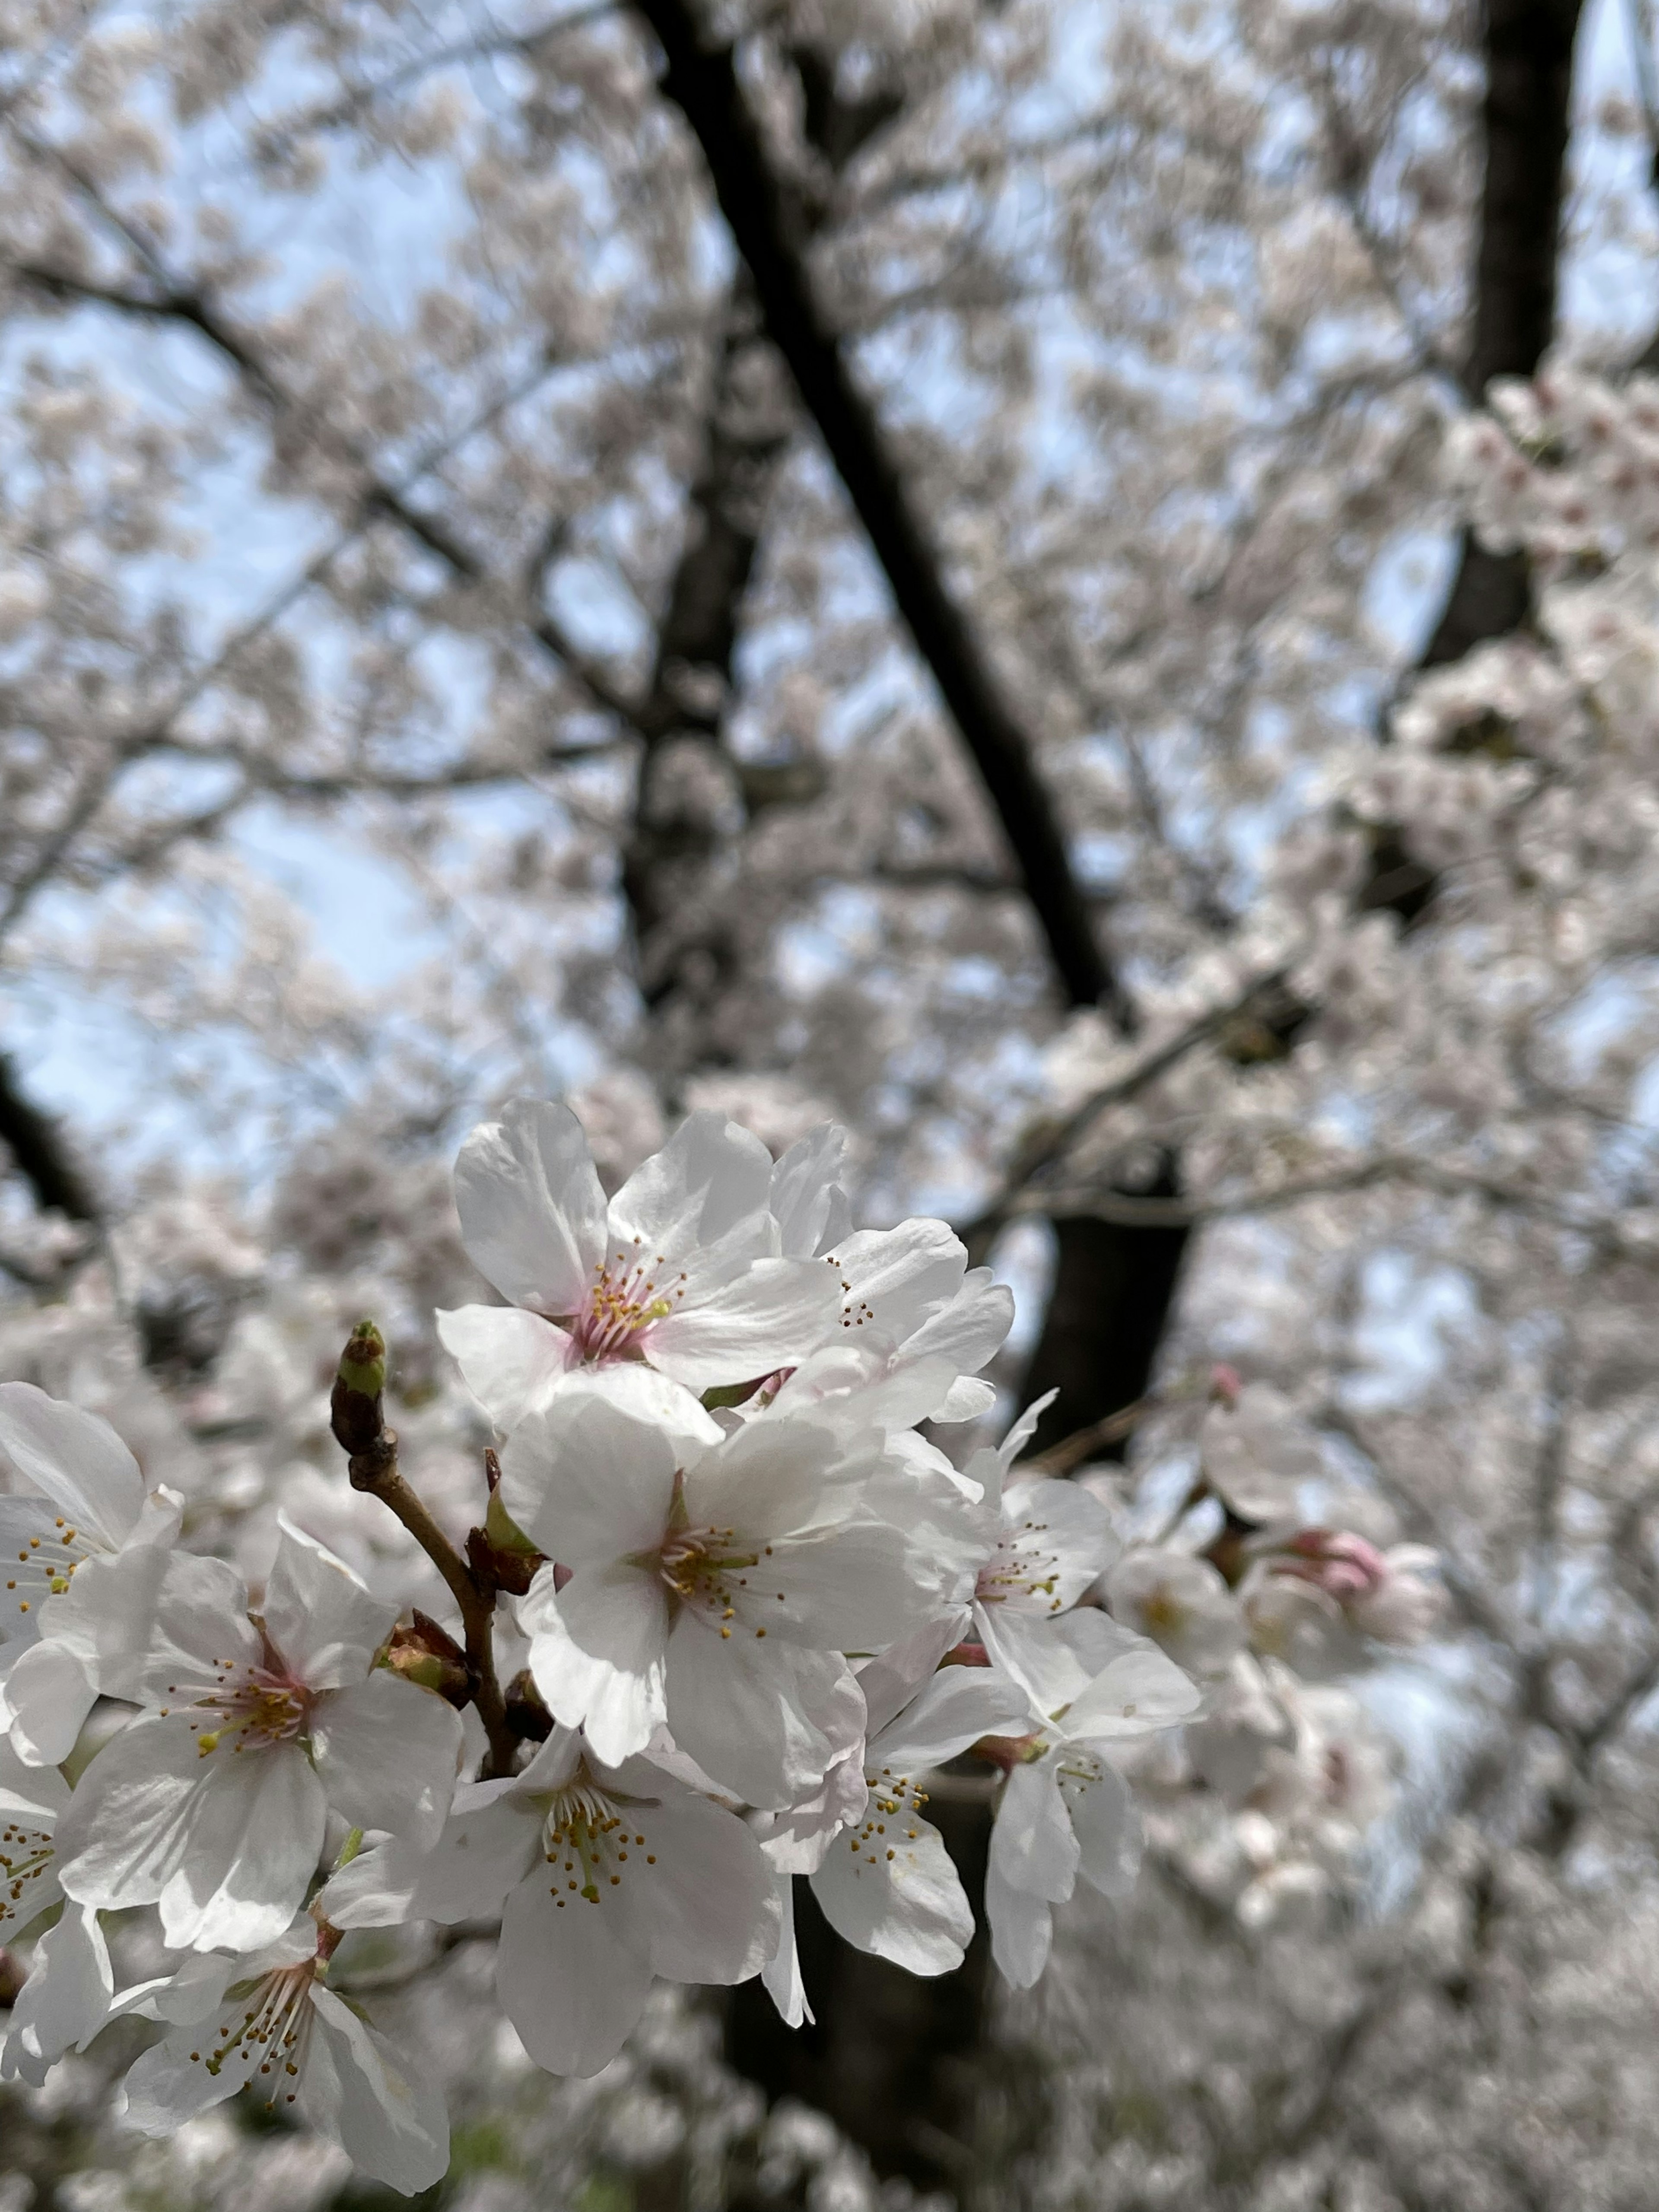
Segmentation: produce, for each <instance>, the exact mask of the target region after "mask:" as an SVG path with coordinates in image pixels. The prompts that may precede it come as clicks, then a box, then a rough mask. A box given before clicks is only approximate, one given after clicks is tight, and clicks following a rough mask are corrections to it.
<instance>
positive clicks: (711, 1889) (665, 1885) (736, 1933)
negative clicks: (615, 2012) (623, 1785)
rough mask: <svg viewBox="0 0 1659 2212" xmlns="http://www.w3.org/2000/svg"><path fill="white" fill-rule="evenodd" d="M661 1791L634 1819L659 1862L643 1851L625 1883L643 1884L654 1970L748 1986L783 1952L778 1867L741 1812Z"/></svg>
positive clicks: (633, 1812)
mask: <svg viewBox="0 0 1659 2212" xmlns="http://www.w3.org/2000/svg"><path fill="white" fill-rule="evenodd" d="M658 1793H659V1796H660V1800H661V1802H659V1803H658V1804H655V1805H651V1806H647V1807H641V1808H630V1809H629V1811H628V1815H627V1817H628V1819H629V1820H630V1821H634V1820H637V1822H638V1824H639V1832H640V1833H641V1834H642V1835H643V1836H644V1838H645V1845H644V1849H645V1850H648V1851H649V1852H650V1854H651V1856H652V1857H653V1858H654V1859H655V1861H656V1864H655V1865H654V1866H653V1865H651V1864H650V1863H648V1862H647V1863H644V1864H641V1863H640V1858H641V1853H640V1852H639V1851H637V1850H636V1851H635V1854H634V1857H633V1858H632V1859H631V1860H630V1862H629V1865H628V1866H627V1868H626V1869H623V1881H622V1884H621V1887H623V1888H626V1887H628V1886H629V1883H630V1882H636V1883H637V1884H638V1887H639V1890H640V1894H641V1910H642V1911H645V1912H646V1913H647V1916H648V1923H647V1924H648V1927H649V1930H650V1943H651V1965H652V1968H653V1971H654V1972H657V1973H659V1974H662V1975H664V1976H665V1977H666V1978H667V1979H669V1980H670V1981H675V1982H715V1983H720V1984H729V1983H732V1982H744V1981H747V1980H748V1978H749V1977H750V1975H751V1974H757V1973H758V1972H760V1970H761V1968H762V1967H763V1966H764V1965H765V1964H766V1962H767V1960H769V1958H770V1957H771V1955H772V1954H773V1952H774V1951H775V1949H776V1948H777V1938H778V1905H777V1899H776V1898H775V1895H774V1893H773V1885H772V1870H771V1869H770V1868H769V1866H768V1865H767V1863H766V1861H765V1859H764V1857H763V1856H762V1853H761V1848H760V1845H759V1844H757V1842H756V1841H755V1838H753V1836H751V1835H750V1832H749V1831H748V1829H747V1828H746V1827H745V1826H744V1824H743V1822H742V1821H741V1820H738V1817H737V1815H736V1814H735V1813H727V1812H726V1811H724V1810H722V1808H720V1806H718V1805H712V1804H710V1802H708V1799H707V1798H706V1797H697V1796H693V1795H692V1794H691V1792H690V1791H689V1790H673V1789H665V1788H663V1787H662V1785H661V1784H660V1783H659V1784H658Z"/></svg>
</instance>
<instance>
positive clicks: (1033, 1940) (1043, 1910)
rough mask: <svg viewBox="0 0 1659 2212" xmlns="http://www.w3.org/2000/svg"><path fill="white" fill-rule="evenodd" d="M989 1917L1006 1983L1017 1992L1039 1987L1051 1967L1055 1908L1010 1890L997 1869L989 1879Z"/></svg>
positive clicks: (990, 1871) (994, 1951)
mask: <svg viewBox="0 0 1659 2212" xmlns="http://www.w3.org/2000/svg"><path fill="white" fill-rule="evenodd" d="M985 1917H986V1918H987V1920H988V1921H989V1922H990V1923H991V1956H992V1958H993V1959H994V1960H995V1961H996V1965H997V1970H998V1972H1000V1974H1001V1975H1002V1977H1003V1979H1004V1980H1005V1981H1006V1982H1009V1983H1012V1985H1013V1987H1014V1988H1015V1989H1017V1990H1029V1989H1031V1988H1033V1987H1035V1985H1036V1984H1037V1983H1038V1982H1040V1981H1041V1980H1042V1970H1043V1968H1044V1967H1045V1966H1047V1965H1048V1947H1049V1944H1050V1943H1051V1942H1053V1940H1054V1909H1053V1907H1052V1906H1051V1905H1048V1903H1047V1902H1046V1901H1045V1900H1044V1899H1042V1898H1040V1897H1030V1896H1028V1895H1027V1894H1026V1893H1025V1892H1024V1890H1021V1889H1012V1888H1010V1887H1009V1885H1008V1884H1007V1883H1006V1881H1004V1880H1003V1879H1002V1876H1001V1875H1000V1874H999V1873H998V1871H997V1869H996V1868H995V1866H994V1865H993V1866H992V1867H991V1868H990V1869H988V1871H987V1874H986V1876H985Z"/></svg>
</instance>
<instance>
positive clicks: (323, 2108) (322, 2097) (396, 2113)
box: [299, 1987, 449, 2197]
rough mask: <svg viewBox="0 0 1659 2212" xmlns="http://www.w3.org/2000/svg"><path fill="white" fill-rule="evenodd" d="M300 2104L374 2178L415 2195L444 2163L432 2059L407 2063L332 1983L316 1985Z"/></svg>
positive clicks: (445, 2128)
mask: <svg viewBox="0 0 1659 2212" xmlns="http://www.w3.org/2000/svg"><path fill="white" fill-rule="evenodd" d="M311 2005H312V2009H313V2015H314V2018H313V2023H312V2031H311V2043H310V2047H309V2049H308V2050H307V2053H306V2063H305V2066H304V2068H303V2069H302V2071H301V2077H300V2091H299V2105H300V2110H301V2112H303V2113H304V2115H305V2117H306V2118H307V2120H308V2121H309V2122H310V2123H311V2124H312V2126H313V2127H314V2128H317V2129H318V2130H319V2131H320V2132H321V2133H323V2134H325V2135H327V2136H332V2137H333V2139H334V2141H335V2142H337V2143H338V2144H339V2145H340V2147H341V2148H342V2149H343V2150H344V2152H345V2153H346V2154H347V2156H348V2157H349V2159H350V2160H351V2162H352V2164H353V2165H354V2166H357V2167H359V2168H360V2169H361V2170H362V2172H364V2173H366V2174H368V2176H369V2177H370V2178H371V2179H373V2180H375V2181H379V2182H382V2183H384V2184H385V2185H386V2187H387V2188H388V2189H395V2190H396V2191H398V2194H399V2196H402V2197H413V2196H414V2195H415V2194H416V2192H417V2191H420V2190H422V2189H430V2188H432V2187H433V2186H434V2185H435V2184H436V2183H438V2182H440V2181H441V2180H442V2179H443V2178H444V2175H445V2173H446V2172H447V2171H448V2167H449V2115H448V2113H447V2112H446V2111H445V2110H444V2100H443V2095H442V2093H441V2091H440V2090H439V2089H438V2088H437V2087H435V2084H434V2082H433V2080H432V2075H431V2069H430V2067H429V2066H423V2065H420V2064H418V2063H414V2062H412V2061H411V2060H410V2058H409V2057H406V2056H405V2055H404V2053H403V2052H402V2051H398V2049H397V2048H396V2046H395V2045H392V2043H390V2042H388V2041H387V2039H386V2037H385V2036H383V2035H380V2034H379V2033H376V2031H375V2030H374V2028H372V2027H369V2025H368V2022H367V2021H362V2020H360V2019H359V2018H358V2017H357V2015H356V2013H355V2012H353V2011H352V2009H351V2008H350V2007H349V2005H346V2004H343V2003H342V2002H341V2001H340V1999H339V1998H338V1997H337V1996H335V1994H334V1992H333V1991H332V1990H326V1989H323V1988H320V1987H319V1988H317V1989H315V1990H313V1992H312V1996H311Z"/></svg>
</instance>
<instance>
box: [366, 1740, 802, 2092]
mask: <svg viewBox="0 0 1659 2212" xmlns="http://www.w3.org/2000/svg"><path fill="white" fill-rule="evenodd" d="M404 1863H405V1864H407V1854H406V1853H405V1854H404ZM347 1872H348V1874H349V1872H350V1869H347ZM341 1881H342V1877H338V1876H337V1877H336V1878H335V1883H334V1884H331V1886H330V1887H331V1889H333V1888H334V1887H336V1885H337V1884H339V1883H341ZM349 1887H350V1889H352V1890H354V1891H355V1892H356V1895H357V1897H358V1898H359V1899H360V1900H361V1899H362V1897H363V1895H364V1893H365V1892H366V1891H367V1890H368V1887H369V1884H368V1881H366V1880H365V1879H363V1878H362V1877H360V1879H359V1881H357V1882H356V1884H353V1885H350V1886H349ZM328 1894H329V1892H325V1898H326V1897H327V1896H328ZM407 1911H408V1913H409V1916H410V1917H413V1918H416V1919H431V1920H437V1921H440V1922H444V1923H453V1922H456V1921H462V1920H471V1919H476V1918H477V1917H481V1916H483V1915H487V1914H492V1913H495V1912H496V1911H499V1912H500V1913H501V1948H500V1951H499V1953H498V1955H497V1960H496V1968H495V1978H496V1987H497V1990H498V1991H499V1993H500V1996H501V2005H502V2008H503V2009H504V2010H505V2012H506V2014H507V2018H508V2019H509V2020H510V2021H512V2022H513V2027H515V2028H516V2029H517V2030H518V2032H519V2035H520V2039H521V2040H522V2042H523V2044H524V2046H525V2048H526V2051H529V2053H530V2055H531V2057H532V2058H533V2059H534V2060H535V2061H536V2063H538V2065H540V2066H544V2067H546V2069H548V2071H549V2072H550V2073H553V2074H575V2075H590V2074H597V2073H598V2072H599V2070H600V2069H601V2068H603V2067H605V2066H608V2065H609V2064H610V2063H611V2059H613V2058H614V2057H616V2055H617V2051H619V2050H620V2049H621V2047H622V2045H623V2039H625V2038H626V2037H627V2035H628V2034H629V2032H630V2030H631V2029H632V2028H633V2027H634V2025H635V2022H636V2021H638V2019H639V2017H640V2015H641V2012H642V2011H643V2009H644V2007H645V2001H646V1998H647V1996H648V1995H649V1994H650V1990H651V1983H652V1978H653V1976H654V1975H659V1974H660V1975H663V1976H665V1978H668V1979H669V1980H671V1981H679V1982H712V1983H717V1984H727V1983H732V1982H741V1981H746V1980H747V1979H748V1978H749V1977H750V1975H751V1974H754V1973H757V1972H759V1970H760V1969H761V1967H762V1966H763V1965H764V1964H765V1962H766V1960H768V1959H769V1958H770V1957H771V1955H772V1954H773V1952H774V1951H775V1948H776V1946H777V1936H778V1905H777V1899H776V1898H775V1894H774V1890H773V1884H772V1877H771V1873H770V1869H769V1868H768V1866H767V1863H766V1861H765V1859H764V1858H763V1857H762V1855H761V1850H760V1846H759V1844H757V1842H756V1841H755V1839H754V1838H753V1837H752V1836H751V1835H750V1832H749V1830H748V1829H747V1828H746V1827H745V1826H744V1824H743V1822H742V1821H741V1820H739V1819H738V1817H737V1815H736V1814H733V1813H730V1812H727V1811H726V1810H725V1809H724V1808H722V1807H720V1806H719V1805H715V1804H713V1803H711V1802H710V1801H709V1800H708V1798H707V1797H706V1796H701V1795H700V1794H699V1793H698V1792H697V1791H696V1790H692V1789H690V1788H689V1787H688V1786H687V1785H686V1784H684V1783H682V1782H680V1781H678V1780H677V1779H676V1778H674V1777H673V1776H672V1775H671V1774H669V1773H667V1772H666V1771H665V1770H664V1769H663V1768H662V1767H661V1766H659V1765H656V1764H655V1763H653V1761H651V1760H648V1759H624V1760H623V1761H622V1762H621V1763H620V1764H619V1765H609V1764H607V1763H606V1762H605V1761H602V1760H600V1759H598V1758H596V1757H595V1755H594V1753H593V1752H592V1748H591V1747H590V1746H589V1745H588V1744H587V1743H586V1741H584V1739H583V1738H582V1736H581V1735H580V1734H578V1733H577V1732H576V1731H575V1730H574V1729H564V1728H558V1729H555V1730H554V1731H553V1733H552V1735H550V1737H549V1738H548V1740H547V1741H546V1742H545V1743H544V1745H543V1746H542V1747H541V1749H540V1750H539V1751H538V1753H537V1754H536V1756H535V1758H534V1759H532V1761H531V1763H530V1765H528V1766H526V1768H525V1769H524V1771H523V1772H522V1773H520V1774H518V1775H516V1776H514V1777H513V1778H512V1779H511V1780H510V1781H506V1782H480V1783H476V1784H469V1785H467V1786H465V1788H463V1789H462V1790H460V1792H459V1795H458V1796H457V1800H456V1805H455V1811H454V1814H453V1817H452V1819H451V1820H450V1822H449V1825H448V1826H447V1828H446V1830H445V1832H444V1835H443V1838H442V1841H441V1843H440V1844H439V1845H438V1848H437V1849H436V1850H435V1851H434V1852H433V1853H432V1854H431V1856H430V1857H428V1858H427V1859H426V1861H425V1862H424V1863H423V1864H422V1866H421V1867H420V1869H419V1870H418V1874H417V1875H416V1880H415V1881H414V1883H413V1885H412V1888H411V1889H410V1893H409V1902H408V1906H407ZM359 1916H360V1917H363V1918H365V1919H368V1918H370V1917H375V1915H374V1908H373V1907H372V1906H370V1907H368V1909H367V1910H365V1908H364V1907H363V1905H362V1903H361V1902H360V1904H359Z"/></svg>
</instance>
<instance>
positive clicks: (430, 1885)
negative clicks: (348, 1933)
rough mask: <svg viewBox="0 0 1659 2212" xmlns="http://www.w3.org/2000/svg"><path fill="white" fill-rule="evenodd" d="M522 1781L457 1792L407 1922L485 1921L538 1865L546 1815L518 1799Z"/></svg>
mask: <svg viewBox="0 0 1659 2212" xmlns="http://www.w3.org/2000/svg"><path fill="white" fill-rule="evenodd" d="M523 1781H524V1777H523V1776H522V1775H520V1777H519V1778H518V1780H517V1781H516V1782H477V1783H471V1784H466V1785H465V1786H464V1787H463V1788H462V1790H460V1792H459V1796H458V1798H457V1801H456V1805H455V1809H454V1811H453V1813H452V1814H451V1815H450V1817H449V1821H448V1824H447V1826H446V1827H445V1829H444V1832H443V1836H442V1838H441V1841H440V1843H439V1844H438V1845H437V1848H436V1849H435V1850H433V1851H431V1852H429V1853H428V1856H427V1857H426V1859H425V1860H424V1861H423V1863H422V1867H421V1869H420V1874H419V1876H418V1879H417V1880H416V1883H415V1886H414V1893H413V1895H412V1897H411V1899H410V1918H411V1919H416V1920H436V1921H440V1922H441V1923H443V1924H444V1925H445V1926H446V1927H453V1926H454V1924H455V1923H456V1922H458V1921H461V1920H482V1919H487V1918H488V1917H489V1915H490V1914H491V1913H492V1912H499V1911H501V1900H502V1899H503V1898H504V1897H505V1896H506V1895H507V1892H508V1891H509V1890H510V1889H513V1888H515V1887H517V1885H518V1884H519V1883H520V1882H521V1881H524V1880H525V1878H526V1875H528V1874H529V1873H530V1871H531V1869H532V1868H533V1867H536V1866H538V1864H539V1863H540V1862H541V1859H542V1830H543V1825H544V1820H545V1818H546V1815H545V1814H544V1810H543V1808H541V1807H540V1806H538V1805H535V1804H532V1802H530V1800H529V1799H528V1797H526V1796H523V1795H521V1794H520V1789H521V1785H522V1784H523ZM345 1871H346V1873H347V1874H349V1873H350V1871H351V1869H350V1868H349V1867H348V1868H347V1869H345ZM342 1879H343V1876H340V1875H336V1876H335V1880H336V1881H340V1880H342ZM345 1924H346V1923H344V1922H343V1921H342V1922H341V1923H339V1925H341V1926H342V1927H343V1926H344V1925H345Z"/></svg>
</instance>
